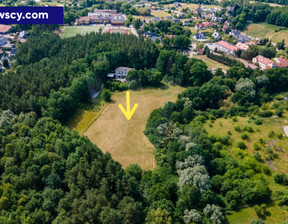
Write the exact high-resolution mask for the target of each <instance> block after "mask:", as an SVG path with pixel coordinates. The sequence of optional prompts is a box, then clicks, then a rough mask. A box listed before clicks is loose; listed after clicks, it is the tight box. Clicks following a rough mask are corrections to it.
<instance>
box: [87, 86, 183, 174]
mask: <svg viewBox="0 0 288 224" xmlns="http://www.w3.org/2000/svg"><path fill="white" fill-rule="evenodd" d="M183 90H184V88H182V87H179V86H170V85H169V86H168V85H164V87H163V88H145V89H141V90H137V91H133V90H131V91H130V96H131V108H132V106H133V105H134V104H135V103H138V108H137V110H136V111H135V113H134V115H133V117H132V118H131V120H129V121H128V120H127V119H126V118H125V116H124V115H123V114H122V112H121V111H120V109H119V107H118V104H122V105H123V106H124V108H126V97H125V95H126V93H125V91H123V92H117V93H115V94H113V95H112V98H111V99H112V102H111V103H109V104H108V105H107V107H106V108H105V109H104V110H103V112H102V113H101V116H99V117H98V119H97V120H95V121H94V122H93V124H92V125H91V126H90V127H89V128H88V129H87V130H86V131H85V132H84V135H86V136H87V137H88V138H89V139H90V140H91V141H92V142H93V143H95V144H96V145H97V146H99V148H100V149H101V150H102V151H103V152H109V153H110V154H111V155H112V157H113V159H114V160H116V161H118V162H120V163H121V164H122V166H123V167H124V168H125V167H127V166H128V165H129V164H131V163H137V164H139V165H140V166H141V167H142V169H144V170H148V169H153V168H155V167H156V164H155V157H154V150H155V148H154V146H153V145H152V144H151V143H150V141H149V140H148V139H147V137H146V136H145V135H144V133H143V131H144V130H145V126H146V122H147V119H148V117H149V115H150V113H151V112H152V111H153V110H154V109H157V108H159V107H161V106H163V105H164V104H165V103H166V102H168V101H172V102H175V101H176V99H177V95H178V94H179V93H181V92H182V91H183Z"/></svg>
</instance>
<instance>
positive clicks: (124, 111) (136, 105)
mask: <svg viewBox="0 0 288 224" xmlns="http://www.w3.org/2000/svg"><path fill="white" fill-rule="evenodd" d="M118 106H119V108H120V110H121V111H122V113H123V114H124V115H125V117H126V118H127V120H130V119H131V117H132V116H133V114H134V112H135V110H136V109H137V107H138V104H137V103H136V104H135V105H134V106H133V108H132V110H131V111H130V92H129V91H126V109H127V111H126V110H125V109H124V107H123V106H122V104H119V105H118Z"/></svg>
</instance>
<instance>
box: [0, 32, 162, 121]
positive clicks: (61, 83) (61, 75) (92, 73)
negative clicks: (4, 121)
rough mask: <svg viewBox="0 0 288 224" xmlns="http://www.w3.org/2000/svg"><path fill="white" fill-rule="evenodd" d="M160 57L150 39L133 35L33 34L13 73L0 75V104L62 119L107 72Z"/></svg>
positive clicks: (143, 64)
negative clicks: (61, 36)
mask: <svg viewBox="0 0 288 224" xmlns="http://www.w3.org/2000/svg"><path fill="white" fill-rule="evenodd" d="M72 52H73V53H72ZM158 54H159V51H158V49H157V48H156V47H155V45H153V43H152V42H151V41H147V40H144V39H143V38H139V39H137V38H136V37H135V36H132V35H125V36H121V35H119V34H118V35H117V34H116V35H114V34H113V35H110V34H103V35H101V34H99V33H98V34H96V33H91V34H87V35H86V36H80V35H77V36H76V37H73V38H68V39H61V38H60V37H59V36H57V35H56V34H46V33H42V34H35V35H33V36H31V37H30V38H29V39H28V41H27V42H26V43H25V44H23V45H22V46H21V47H20V49H19V53H18V54H17V55H16V63H15V70H13V71H10V72H8V73H7V74H5V75H3V76H0V106H1V108H2V109H3V110H5V109H9V110H11V111H13V112H14V113H16V114H19V113H20V112H30V111H34V112H36V114H37V115H43V116H51V117H52V118H55V119H58V120H60V121H65V119H67V118H69V116H70V115H71V113H73V111H74V110H75V109H76V108H77V105H78V103H79V102H83V101H85V100H89V99H90V93H91V90H98V89H99V88H100V86H101V85H102V83H104V82H105V81H106V79H107V78H106V75H107V73H108V72H110V71H113V70H114V69H115V68H116V67H118V66H128V67H132V68H135V69H144V68H151V67H155V61H156V59H157V57H158Z"/></svg>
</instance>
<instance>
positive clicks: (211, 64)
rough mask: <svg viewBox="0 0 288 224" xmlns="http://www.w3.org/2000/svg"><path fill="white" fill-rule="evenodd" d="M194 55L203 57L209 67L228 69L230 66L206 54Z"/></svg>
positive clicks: (199, 57)
mask: <svg viewBox="0 0 288 224" xmlns="http://www.w3.org/2000/svg"><path fill="white" fill-rule="evenodd" d="M193 57H195V58H198V59H201V60H202V61H204V62H205V63H206V64H207V66H208V68H222V70H228V69H229V68H230V67H229V66H227V65H224V64H222V63H219V62H218V61H214V60H212V59H210V58H208V57H207V56H206V55H195V56H193Z"/></svg>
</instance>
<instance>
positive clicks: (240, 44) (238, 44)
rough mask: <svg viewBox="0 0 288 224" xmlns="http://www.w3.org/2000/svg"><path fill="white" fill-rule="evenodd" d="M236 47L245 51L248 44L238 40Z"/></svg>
mask: <svg viewBox="0 0 288 224" xmlns="http://www.w3.org/2000/svg"><path fill="white" fill-rule="evenodd" d="M236 47H238V48H239V49H240V50H241V51H247V50H248V49H249V46H248V45H247V44H243V43H241V42H238V43H237V44H236Z"/></svg>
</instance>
